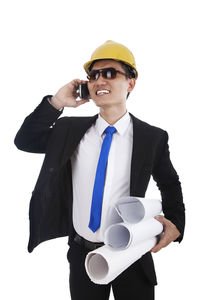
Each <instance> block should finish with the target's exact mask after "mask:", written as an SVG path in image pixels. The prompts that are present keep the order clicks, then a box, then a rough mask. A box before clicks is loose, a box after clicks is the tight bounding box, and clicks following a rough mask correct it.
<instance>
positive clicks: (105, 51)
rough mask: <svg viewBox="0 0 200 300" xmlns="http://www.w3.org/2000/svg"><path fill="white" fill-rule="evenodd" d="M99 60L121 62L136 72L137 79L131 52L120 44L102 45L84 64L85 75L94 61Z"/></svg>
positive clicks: (109, 42) (111, 42) (110, 42)
mask: <svg viewBox="0 0 200 300" xmlns="http://www.w3.org/2000/svg"><path fill="white" fill-rule="evenodd" d="M99 59H114V60H118V61H122V62H124V63H125V64H127V65H129V66H130V67H132V68H133V69H134V70H135V71H136V79H137V77H138V72H137V69H136V64H135V58H134V56H133V54H132V52H131V51H130V50H129V49H128V48H127V47H125V46H124V45H122V44H119V43H116V42H114V41H110V40H109V41H106V42H105V43H104V44H103V45H101V46H99V47H98V48H97V49H96V50H95V51H94V52H93V53H92V56H91V59H90V60H89V61H88V62H86V63H85V64H84V66H83V67H84V69H85V71H86V73H87V74H88V73H89V67H90V66H91V64H92V63H93V61H95V60H99Z"/></svg>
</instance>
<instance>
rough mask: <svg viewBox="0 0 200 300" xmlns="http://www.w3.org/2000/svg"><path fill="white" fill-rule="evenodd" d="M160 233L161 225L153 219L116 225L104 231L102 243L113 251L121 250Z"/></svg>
mask: <svg viewBox="0 0 200 300" xmlns="http://www.w3.org/2000/svg"><path fill="white" fill-rule="evenodd" d="M162 231H163V225H162V224H161V223H160V222H159V221H157V220H156V219H154V218H150V219H148V220H145V221H142V222H140V223H138V224H128V223H118V224H114V225H111V226H110V227H109V228H108V229H107V230H106V232H105V239H104V243H105V244H106V245H108V246H110V247H112V248H113V249H116V250H123V249H126V248H128V247H129V246H135V245H136V244H139V243H141V242H143V241H144V240H146V239H149V238H151V237H154V236H157V235H159V234H160V233H161V232H162Z"/></svg>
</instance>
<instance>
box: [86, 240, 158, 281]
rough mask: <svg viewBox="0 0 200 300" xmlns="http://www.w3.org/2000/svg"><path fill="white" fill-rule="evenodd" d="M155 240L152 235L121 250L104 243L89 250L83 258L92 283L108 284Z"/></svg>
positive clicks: (150, 246)
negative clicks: (113, 248)
mask: <svg viewBox="0 0 200 300" xmlns="http://www.w3.org/2000/svg"><path fill="white" fill-rule="evenodd" d="M156 240H157V239H156V237H152V238H151V239H148V240H145V241H144V242H142V243H140V244H137V245H136V246H134V247H131V246H130V247H128V248H127V249H125V250H122V251H113V250H112V249H111V248H110V247H109V246H107V245H105V246H103V247H100V248H98V249H96V250H94V251H92V252H89V253H88V255H87V256H86V260H85V268H86V272H87V274H88V276H89V277H90V279H91V281H93V282H94V283H97V284H108V283H109V282H111V281H112V280H114V279H115V278H116V277H117V276H118V275H119V274H121V273H122V272H123V271H124V270H126V269H127V268H128V267H129V266H130V265H131V264H133V263H134V262H135V261H137V260H138V259H139V258H140V257H141V256H142V255H144V254H145V253H146V252H148V251H149V250H151V249H152V248H153V247H154V246H155V244H156Z"/></svg>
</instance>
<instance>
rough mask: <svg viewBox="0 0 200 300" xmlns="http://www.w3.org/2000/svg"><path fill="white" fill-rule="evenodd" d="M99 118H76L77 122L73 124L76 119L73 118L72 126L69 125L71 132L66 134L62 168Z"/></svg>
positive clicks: (96, 116)
mask: <svg viewBox="0 0 200 300" xmlns="http://www.w3.org/2000/svg"><path fill="white" fill-rule="evenodd" d="M97 118H98V114H97V115H95V116H93V117H89V118H86V117H85V118H84V117H83V118H80V119H77V118H76V121H75V122H73V120H74V118H72V120H71V124H70V125H69V131H68V133H67V134H66V139H65V143H64V153H63V156H62V162H61V167H62V166H64V165H65V163H66V162H67V161H68V159H69V158H70V157H71V156H72V154H73V153H74V151H75V150H76V148H77V146H78V144H79V142H80V141H81V139H82V137H83V136H84V134H85V133H86V131H87V130H88V129H89V128H90V127H91V126H92V124H93V123H94V122H95V121H96V119H97Z"/></svg>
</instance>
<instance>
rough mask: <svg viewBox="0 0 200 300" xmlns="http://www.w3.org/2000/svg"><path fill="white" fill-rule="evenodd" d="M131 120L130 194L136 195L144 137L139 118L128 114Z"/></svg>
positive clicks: (142, 161)
mask: <svg viewBox="0 0 200 300" xmlns="http://www.w3.org/2000/svg"><path fill="white" fill-rule="evenodd" d="M130 116H131V118H132V120H133V150H132V159H131V174H130V195H131V196H137V194H138V193H139V191H138V189H137V187H138V185H139V181H138V180H139V174H140V170H141V168H142V166H143V163H144V160H145V139H144V136H143V132H142V126H141V122H140V120H138V119H137V118H135V117H134V116H133V115H132V114H130Z"/></svg>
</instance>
